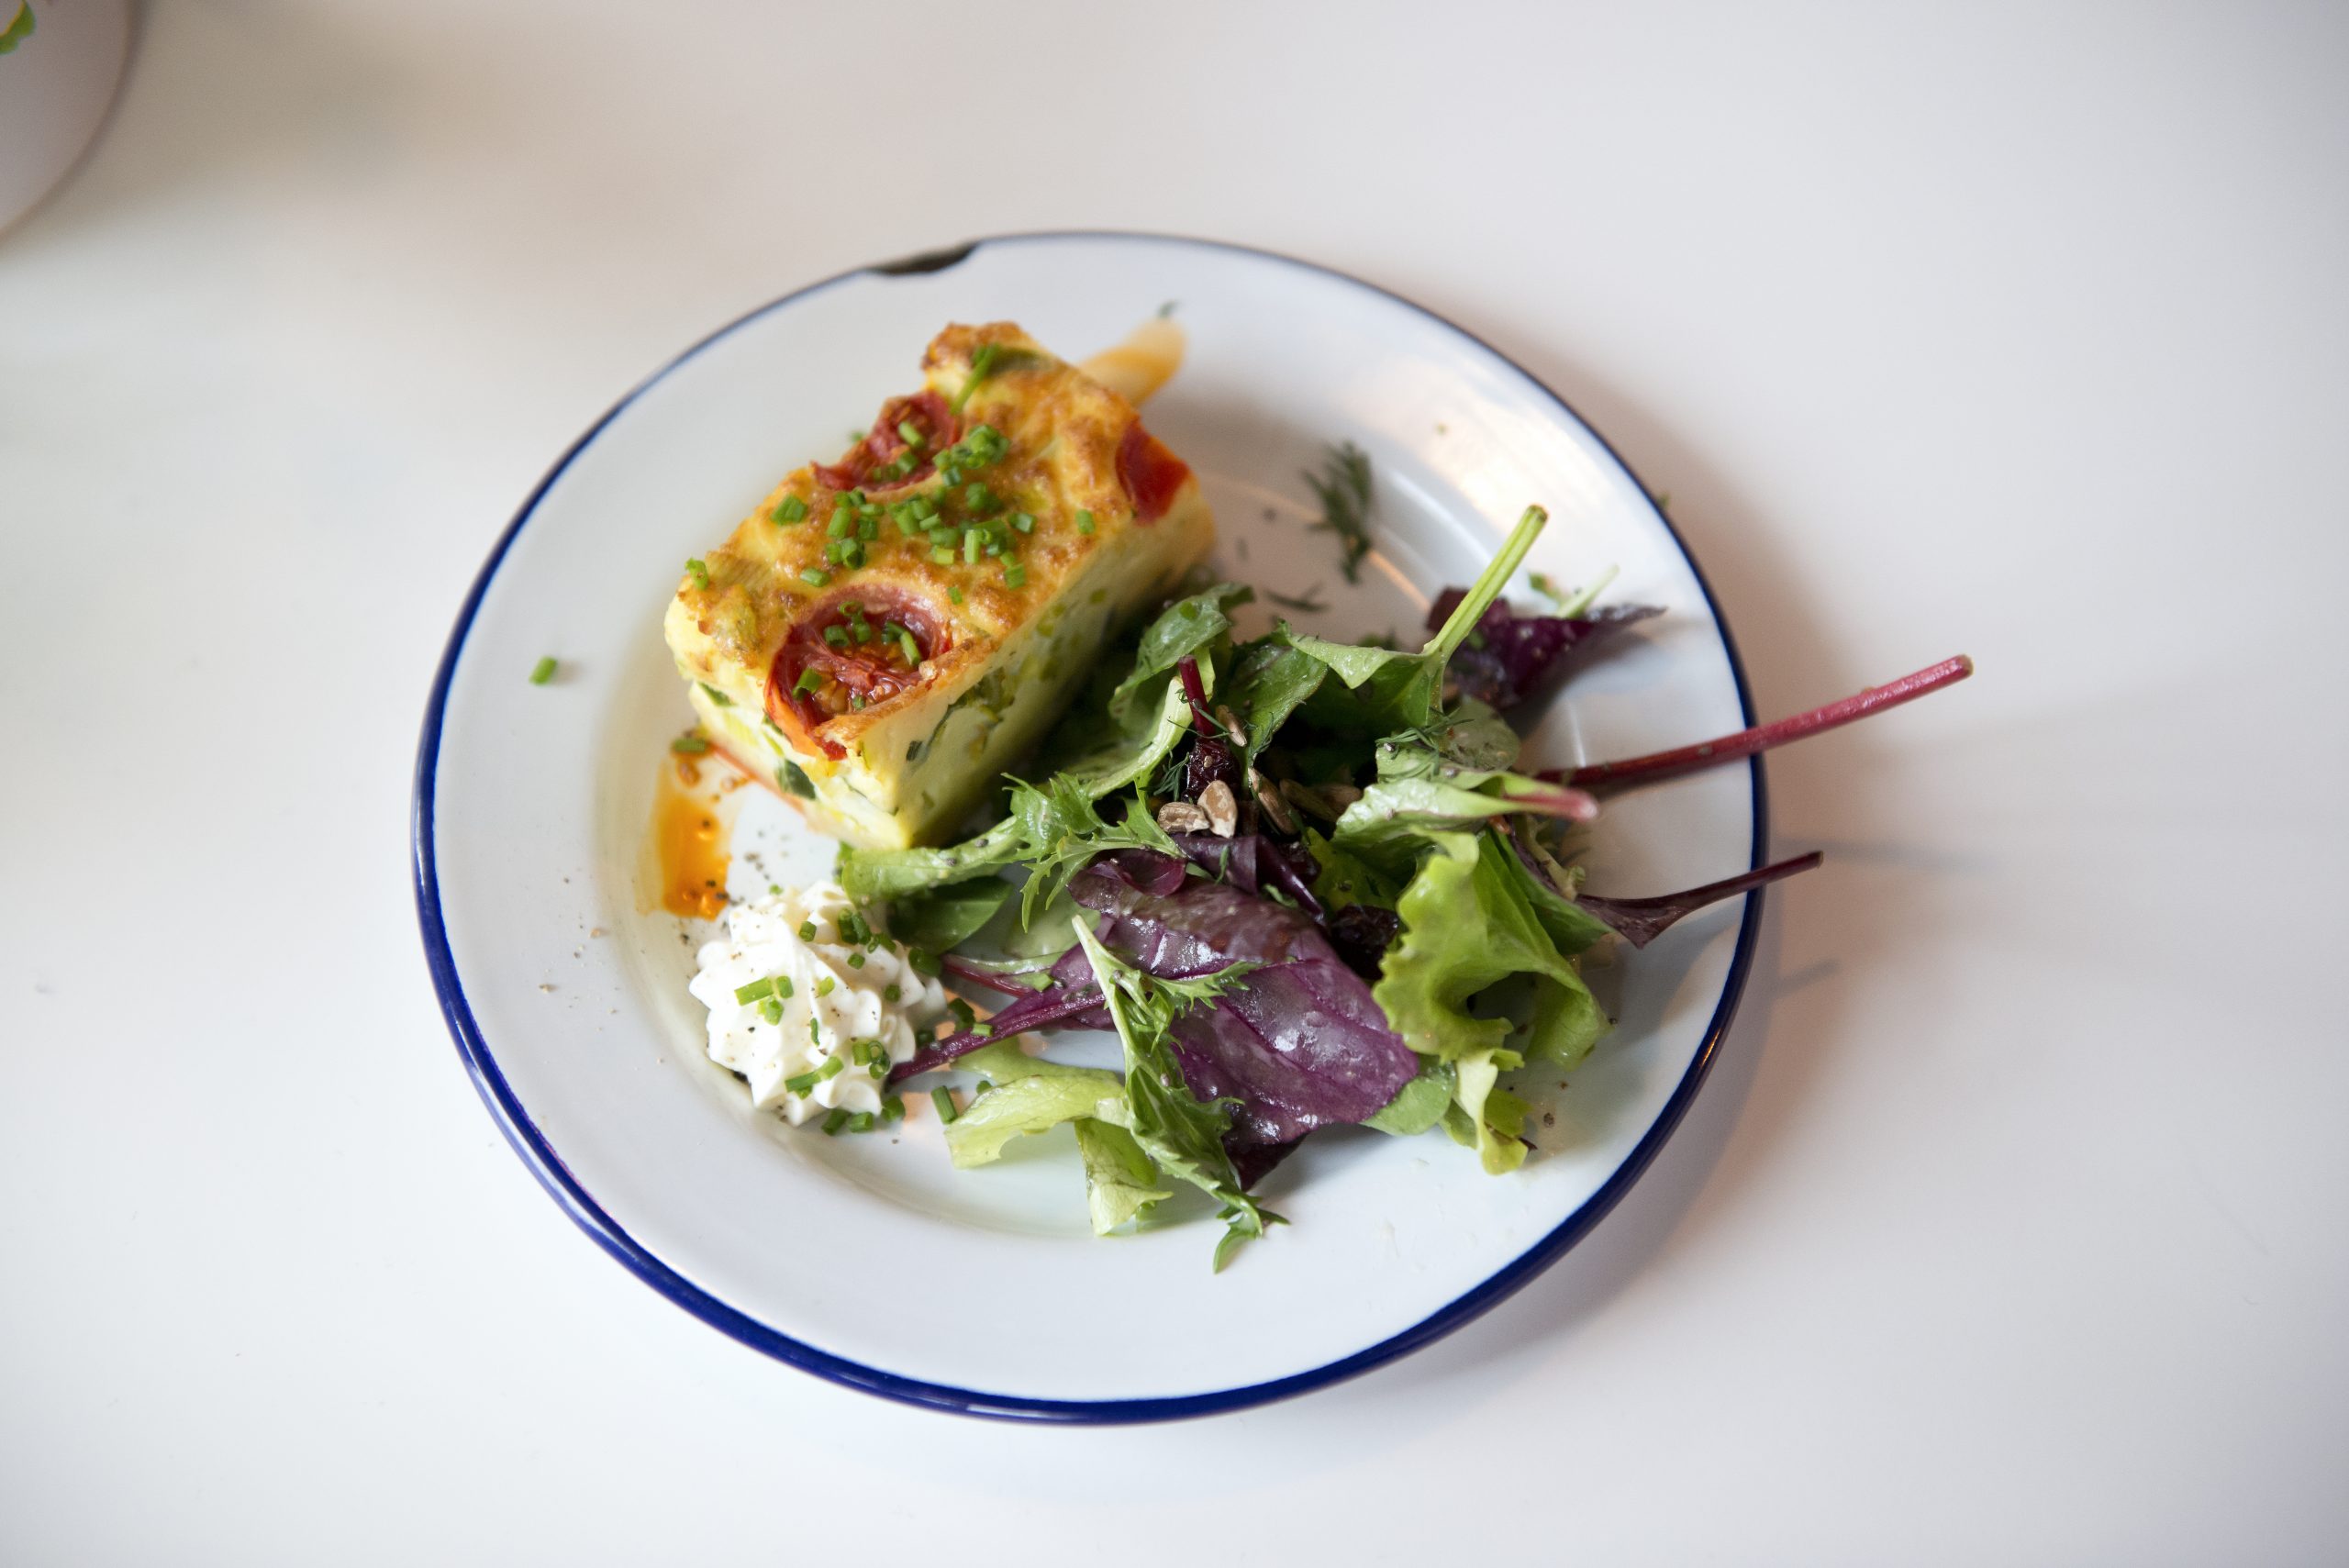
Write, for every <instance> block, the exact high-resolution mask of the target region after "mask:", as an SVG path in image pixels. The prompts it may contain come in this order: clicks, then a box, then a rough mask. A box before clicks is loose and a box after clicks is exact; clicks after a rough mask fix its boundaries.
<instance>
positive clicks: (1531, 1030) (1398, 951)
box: [1371, 834, 1608, 1170]
mask: <svg viewBox="0 0 2349 1568" xmlns="http://www.w3.org/2000/svg"><path fill="white" fill-rule="evenodd" d="M1433 841H1434V843H1435V845H1436V852H1435V853H1433V854H1431V855H1430V856H1429V857H1428V859H1427V862H1426V863H1425V864H1423V865H1422V866H1420V868H1419V873H1418V874H1417V875H1415V876H1414V877H1413V878H1412V879H1411V883H1410V885H1409V886H1408V887H1406V888H1405V889H1404V890H1403V895H1402V897H1401V898H1400V899H1399V900H1398V901H1397V912H1398V913H1400V914H1401V916H1402V917H1403V929H1402V930H1401V931H1400V932H1399V933H1397V936H1396V939H1395V941H1394V943H1393V944H1392V945H1391V946H1390V947H1388V949H1387V950H1386V958H1385V960H1384V961H1383V962H1382V963H1381V965H1380V977H1379V981H1378V984H1376V985H1375V986H1374V987H1372V990H1371V995H1372V996H1373V997H1374V998H1375V1000H1376V1001H1377V1003H1378V1005H1379V1006H1380V1007H1382V1008H1383V1009H1385V1011H1386V1019H1387V1022H1388V1023H1389V1024H1390V1025H1391V1026H1392V1027H1393V1028H1394V1029H1395V1030H1396V1032H1397V1033H1398V1034H1400V1035H1401V1036H1402V1037H1403V1038H1404V1040H1406V1041H1408V1043H1409V1044H1410V1046H1411V1048H1412V1049H1413V1050H1414V1051H1419V1053H1420V1054H1421V1055H1423V1056H1429V1057H1433V1058H1435V1059H1437V1060H1439V1061H1442V1062H1451V1063H1452V1064H1453V1069H1454V1071H1455V1073H1456V1078H1455V1082H1454V1085H1453V1111H1454V1112H1456V1113H1457V1115H1456V1116H1453V1117H1450V1118H1447V1125H1449V1126H1451V1127H1452V1129H1453V1134H1454V1136H1456V1137H1464V1138H1465V1139H1466V1140H1471V1141H1474V1142H1475V1145H1476V1147H1477V1149H1478V1151H1479V1152H1480V1153H1481V1154H1482V1155H1483V1157H1484V1162H1485V1166H1486V1169H1487V1170H1503V1169H1510V1168H1513V1167H1514V1166H1515V1165H1516V1164H1517V1163H1519V1162H1521V1161H1522V1160H1523V1158H1524V1146H1523V1144H1522V1143H1521V1142H1520V1141H1518V1139H1517V1130H1518V1129H1519V1128H1520V1127H1521V1125H1522V1122H1523V1116H1524V1106H1523V1103H1522V1102H1521V1101H1519V1100H1517V1098H1516V1097H1515V1096H1514V1095H1506V1096H1497V1092H1496V1091H1495V1089H1494V1083H1495V1080H1496V1079H1497V1077H1498V1075H1499V1074H1500V1073H1501V1072H1502V1071H1504V1070H1505V1069H1507V1068H1510V1067H1514V1066H1517V1065H1519V1064H1520V1062H1522V1061H1525V1060H1533V1061H1540V1062H1548V1063H1551V1064H1553V1065H1554V1066H1557V1067H1561V1068H1567V1067H1572V1066H1574V1065H1575V1064H1576V1063H1577V1062H1581V1061H1582V1059H1583V1058H1584V1057H1585V1056H1586V1055H1588V1054H1589V1052H1590V1049H1591V1047H1592V1046H1593V1045H1595V1044H1597V1043H1598V1039H1599V1037H1600V1036H1601V1035H1603V1034H1604V1033H1606V1031H1607V1029H1608V1021H1607V1017H1606V1015H1605V1014H1604V1013H1602V1012H1601V1011H1600V1010H1599V1007H1598V1002H1597V1000H1596V999H1595V998H1593V997H1592V995H1591V994H1590V989H1589V987H1587V986H1586V985H1585V984H1583V981H1582V975H1581V973H1580V972H1579V971H1577V970H1576V969H1575V962H1574V960H1573V959H1571V958H1569V957H1568V956H1566V955H1565V954H1564V953H1562V952H1560V951H1558V948H1557V945H1556V943H1555V942H1553V940H1551V938H1550V934H1549V932H1548V930H1547V929H1545V928H1544V926H1543V924H1542V920H1541V918H1540V917H1538V916H1537V915H1536V914H1535V912H1534V910H1533V907H1532V906H1531V904H1530V903H1529V902H1528V899H1527V897H1526V894H1525V890H1524V879H1523V878H1522V877H1520V875H1518V874H1517V873H1516V870H1515V862H1516V859H1517V857H1516V855H1515V854H1514V853H1513V852H1511V851H1509V850H1508V848H1507V847H1506V846H1504V845H1502V844H1501V843H1499V842H1498V841H1497V840H1495V839H1494V838H1493V836H1492V835H1490V834H1479V835H1476V836H1475V837H1473V838H1472V837H1470V836H1469V835H1466V834H1447V835H1442V836H1440V837H1438V838H1436V839H1435V840H1433ZM1515 975H1524V976H1528V977H1530V980H1531V984H1532V985H1533V987H1534V1005H1533V1017H1532V1019H1531V1023H1530V1025H1529V1026H1528V1029H1527V1033H1526V1037H1525V1040H1524V1041H1523V1044H1522V1047H1521V1048H1519V1047H1512V1046H1511V1045H1509V1044H1508V1037H1509V1034H1510V1025H1509V1021H1508V1019H1507V1018H1479V1017H1477V1016H1476V1015H1475V1014H1474V1013H1472V1012H1471V1011H1470V1010H1469V1006H1468V1005H1469V1002H1470V1001H1471V999H1472V998H1474V997H1475V995H1477V994H1478V993H1479V992H1482V991H1484V990H1486V988H1487V987H1489V986H1492V985H1494V984H1497V983H1499V982H1501V981H1503V980H1507V979H1508V978H1510V977H1511V976H1515Z"/></svg>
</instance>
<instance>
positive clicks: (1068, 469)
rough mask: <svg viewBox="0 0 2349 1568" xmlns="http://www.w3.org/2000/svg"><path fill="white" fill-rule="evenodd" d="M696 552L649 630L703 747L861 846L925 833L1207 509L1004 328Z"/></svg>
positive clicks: (944, 826)
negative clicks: (663, 647) (690, 706)
mask: <svg viewBox="0 0 2349 1568" xmlns="http://www.w3.org/2000/svg"><path fill="white" fill-rule="evenodd" d="M922 368H923V372H924V381H925V383H926V384H925V385H924V386H923V388H922V389H921V390H920V391H918V392H916V393H913V394H910V395H907V396H903V397H895V398H891V399H890V400H889V401H888V402H887V403H886V404H885V405H884V406H882V408H881V411H880V413H879V415H878V416H877V417H875V419H874V423H873V427H872V428H871V429H870V430H869V431H867V432H866V434H865V435H864V437H863V439H860V440H858V441H857V442H856V444H855V445H854V446H853V447H852V448H851V449H850V450H848V451H847V452H845V453H843V454H842V455H841V457H840V458H839V459H838V460H837V461H835V462H829V463H809V464H808V465H807V466H806V467H803V468H801V469H799V470H797V471H796V472H795V473H792V474H791V475H790V476H789V477H787V478H786V479H785V480H784V482H783V483H782V484H780V485H778V486H776V488H775V489H774V492H773V493H772V494H770V495H768V496H767V497H766V499H765V500H763V501H762V502H761V503H760V504H759V506H758V508H757V510H755V511H753V512H752V513H751V516H750V517H747V518H745V519H744V520H743V521H742V522H741V523H740V525H739V526H738V527H737V528H735V529H734V532H733V534H732V536H731V537H730V538H729V539H727V540H726V542H725V543H723V544H721V545H718V547H717V548H715V549H714V550H710V551H708V552H707V555H705V556H703V557H701V558H698V559H697V560H696V562H694V564H693V566H692V567H691V568H690V569H689V570H688V571H687V573H686V575H685V580H684V581H683V582H682V583H681V584H679V587H678V590H677V596H676V598H675V599H674V601H673V602H672V603H671V604H670V606H669V611H668V617H667V621H666V627H665V629H666V633H667V637H668V641H669V647H670V651H672V652H673V653H674V655H675V656H676V661H677V668H678V670H679V672H680V673H682V674H683V675H684V676H685V678H686V680H687V681H689V682H690V683H692V684H691V688H690V692H691V696H692V700H693V703H694V706H695V709H696V713H697V714H698V715H699V716H700V718H701V720H702V723H703V726H704V728H706V730H707V733H708V735H709V738H710V740H711V743H712V744H713V745H714V746H715V747H717V748H718V751H721V752H723V753H724V754H725V755H726V756H727V757H729V759H731V760H732V761H733V762H735V763H737V764H738V765H740V767H742V768H743V769H745V770H747V771H748V772H750V773H753V774H755V775H756V776H757V777H759V778H760V779H762V780H764V781H766V782H768V783H771V784H774V786H775V787H777V788H779V789H782V790H784V791H785V792H786V793H788V794H791V795H796V796H797V797H798V798H800V799H801V800H802V801H803V803H804V804H805V806H806V808H807V811H808V813H809V815H810V817H812V818H814V819H815V821H816V824H817V826H818V827H819V828H822V829H824V830H825V831H827V832H829V833H831V834H833V835H835V836H836V837H838V838H840V839H841V840H845V841H846V842H849V843H852V844H855V845H859V846H861V847H865V848H875V849H881V848H898V847H902V846H905V845H907V844H916V843H926V842H931V841H935V840H938V839H939V838H941V836H944V835H945V834H947V833H948V832H949V831H950V830H951V829H952V827H953V825H954V824H955V823H956V821H957V820H958V819H959V818H961V817H963V815H964V814H965V813H967V812H968V811H969V810H970V808H971V807H972V806H974V805H975V804H976V803H977V802H978V800H979V799H980V798H981V797H982V796H983V795H985V793H986V792H987V791H988V790H989V789H990V788H991V787H992V786H993V785H994V784H996V782H997V780H998V779H999V777H1000V775H1001V774H1002V773H1004V772H1005V770H1006V769H1007V768H1008V767H1009V766H1011V765H1012V763H1013V762H1015V761H1016V760H1017V759H1018V757H1019V754H1020V753H1021V752H1022V751H1025V750H1027V749H1028V747H1030V745H1032V744H1033V743H1034V742H1035V741H1036V740H1038V739H1039V738H1040V737H1041V734H1042V732H1043V730H1044V728H1046V727H1047V726H1048V725H1049V724H1050V723H1051V721H1052V718H1053V717H1055V716H1056V715H1057V714H1058V713H1059V712H1060V711H1061V709H1062V708H1063V706H1065V702H1066V699H1067V698H1068V697H1069V696H1070V695H1072V693H1073V691H1074V688H1075V686H1076V685H1077V684H1079V683H1080V682H1082V681H1083V680H1084V678H1085V674H1086V673H1087V672H1088V671H1089V669H1090V668H1091V666H1092V664H1093V662H1094V660H1095V658H1096V656H1097V653H1098V652H1099V651H1100V649H1101V646H1102V644H1103V642H1104V641H1106V640H1107V639H1108V638H1109V637H1110V636H1111V635H1113V634H1114V633H1115V632H1116V631H1117V630H1118V628H1119V627H1120V626H1122V625H1123V624H1125V623H1126V622H1127V621H1128V620H1130V618H1131V617H1134V616H1136V615H1138V614H1139V613H1140V612H1141V611H1142V610H1143V609H1145V608H1147V607H1148V606H1151V605H1152V604H1153V603H1154V602H1156V601H1157V600H1159V599H1161V598H1163V596H1165V595H1167V594H1168V593H1169V592H1170V591H1172V590H1173V589H1174V588H1175V585H1176V584H1178V583H1179V582H1180V581H1181V579H1182V577H1183V575H1184V573H1186V572H1187V571H1188V570H1189V569H1190V568H1191V567H1192V566H1193V565H1195V564H1197V562H1199V561H1200V560H1201V559H1202V558H1204V557H1205V556H1206V554H1207V552H1208V548H1209V547H1210V546H1211V545H1212V544H1213V543H1214V540H1215V522H1214V518H1213V517H1212V516H1211V515H1210V514H1209V512H1208V506H1207V504H1206V502H1205V501H1204V500H1202V499H1201V497H1200V495H1199V486H1198V482H1197V479H1196V478H1194V477H1193V475H1192V473H1191V472H1190V470H1189V468H1188V467H1187V466H1186V465H1185V463H1184V462H1183V461H1182V460H1181V459H1180V458H1178V457H1176V456H1175V454H1174V453H1173V452H1171V451H1169V450H1167V449H1166V447H1165V446H1164V444H1163V443H1162V442H1160V441H1159V440H1158V439H1157V438H1156V437H1154V436H1152V434H1151V433H1150V432H1149V431H1148V430H1146V429H1144V428H1143V427H1142V423H1141V416H1140V415H1139V414H1137V413H1136V412H1135V409H1134V406H1133V405H1132V404H1131V403H1130V402H1128V401H1127V400H1126V398H1124V397H1123V396H1121V395H1119V394H1118V393H1117V392H1114V391H1112V390H1110V389H1109V388H1108V387H1107V386H1104V385H1102V384H1100V383H1099V382H1097V381H1095V380H1094V379H1093V378H1092V377H1091V376H1089V375H1087V374H1086V373H1085V372H1084V371H1083V370H1081V369H1079V368H1077V367H1076V366H1074V365H1071V364H1067V363H1064V362H1063V361H1061V360H1059V359H1057V358H1055V357H1053V356H1052V354H1051V353H1049V352H1047V351H1046V350H1044V349H1043V348H1042V347H1041V345H1039V344H1038V343H1037V342H1036V341H1035V339H1032V338H1030V337H1029V336H1028V335H1027V334H1026V333H1025V332H1023V331H1021V330H1020V329H1019V328H1018V327H1016V326H1013V325H1011V324H1010V323H1008V322H998V323H996V324H995V325H992V326H986V327H959V326H958V327H949V328H947V329H946V330H945V331H943V332H941V333H940V334H939V335H938V337H937V338H936V339H934V340H933V341H932V342H931V343H930V349H929V351H928V353H927V354H926V355H925V356H924V357H923V361H922Z"/></svg>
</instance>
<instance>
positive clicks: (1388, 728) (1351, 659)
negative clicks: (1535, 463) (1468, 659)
mask: <svg viewBox="0 0 2349 1568" xmlns="http://www.w3.org/2000/svg"><path fill="white" fill-rule="evenodd" d="M1549 520H1550V514H1549V513H1547V512H1545V511H1543V510H1542V508H1541V507H1539V506H1528V507H1527V508H1526V509H1525V515H1524V516H1523V517H1520V518H1519V519H1518V522H1517V527H1516V528H1514V529H1512V530H1510V533H1509V536H1508V539H1506V540H1505V541H1504V542H1503V543H1502V545H1501V548H1500V550H1499V551H1498V553H1497V554H1495V555H1494V557H1493V559H1492V560H1491V561H1490V562H1486V566H1485V570H1484V572H1483V573H1482V574H1481V575H1479V576H1478V577H1477V579H1476V581H1475V584H1473V585H1472V586H1470V588H1469V590H1468V592H1467V594H1466V595H1464V596H1463V597H1462V599H1461V601H1460V604H1459V605H1458V606H1457V607H1455V608H1454V609H1453V612H1452V614H1451V615H1450V616H1449V617H1446V618H1445V620H1444V623H1443V625H1442V628H1439V629H1438V630H1437V632H1436V634H1435V635H1434V636H1433V637H1431V638H1430V639H1428V641H1427V645H1426V646H1425V647H1423V648H1421V649H1420V650H1419V651H1418V652H1417V653H1404V652H1400V651H1395V650H1391V649H1385V648H1367V647H1360V646H1357V645H1354V644H1352V643H1343V642H1331V641H1329V640H1328V639H1323V638H1319V637H1307V636H1304V635H1302V634H1299V633H1297V632H1292V631H1289V630H1287V629H1286V628H1283V629H1282V631H1281V632H1280V633H1278V634H1277V635H1278V636H1279V637H1280V638H1281V639H1282V640H1283V641H1285V642H1286V643H1287V644H1288V646H1290V647H1291V648H1294V649H1296V650H1297V651H1298V652H1300V653H1303V654H1305V655H1306V656H1307V657H1308V658H1310V659H1313V660H1316V661H1318V662H1320V663H1322V664H1324V665H1326V666H1327V667H1328V668H1329V671H1330V673H1331V674H1333V675H1335V676H1337V677H1338V680H1339V683H1340V684H1338V685H1336V686H1331V685H1330V684H1328V683H1327V682H1324V683H1323V684H1321V686H1320V688H1319V690H1318V691H1317V692H1316V693H1315V694H1314V696H1313V701H1312V704H1311V706H1310V710H1309V717H1311V718H1312V719H1313V721H1314V722H1315V723H1317V724H1319V725H1320V726H1322V727H1323V728H1330V729H1334V730H1338V731H1340V732H1341V733H1345V734H1352V735H1363V736H1376V735H1397V734H1401V733H1403V732H1405V731H1408V730H1415V729H1425V728H1428V727H1429V726H1430V725H1431V724H1433V723H1435V722H1436V719H1437V717H1438V715H1439V713H1440V712H1441V709H1442V696H1443V667H1444V665H1445V664H1447V663H1448V662H1451V659H1452V654H1453V650H1454V649H1456V648H1458V647H1459V646H1460V645H1461V643H1462V642H1464V641H1465V640H1466V639H1467V637H1468V634H1469V633H1470V632H1472V631H1474V630H1475V628H1476V622H1477V620H1478V619H1479V618H1481V617H1483V615H1484V613H1485V611H1486V608H1487V607H1488V606H1491V604H1492V602H1493V601H1494V600H1495V599H1497V598H1498V597H1500V594H1501V590H1502V589H1503V588H1505V587H1507V586H1508V580H1509V578H1510V576H1511V575H1512V574H1514V573H1516V571H1517V569H1518V567H1519V565H1520V563H1522V562H1523V561H1524V560H1525V554H1526V551H1528V550H1531V549H1532V548H1533V541H1534V540H1535V539H1538V538H1539V537H1541V533H1542V528H1543V526H1544V525H1545V524H1547V523H1548V522H1549Z"/></svg>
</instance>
